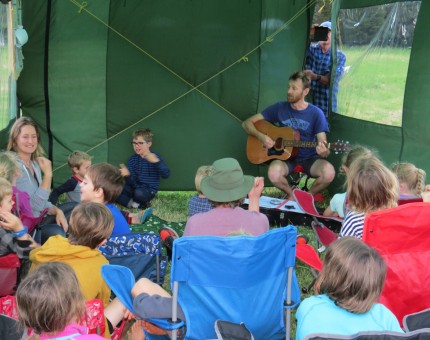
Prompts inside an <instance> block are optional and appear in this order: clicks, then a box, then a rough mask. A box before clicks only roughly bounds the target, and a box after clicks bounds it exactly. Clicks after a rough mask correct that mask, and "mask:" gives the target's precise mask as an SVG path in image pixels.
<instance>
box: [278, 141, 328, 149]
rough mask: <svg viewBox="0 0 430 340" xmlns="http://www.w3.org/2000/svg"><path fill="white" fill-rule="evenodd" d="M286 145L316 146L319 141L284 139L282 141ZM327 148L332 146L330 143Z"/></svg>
mask: <svg viewBox="0 0 430 340" xmlns="http://www.w3.org/2000/svg"><path fill="white" fill-rule="evenodd" d="M282 145H283V146H284V147H292V148H316V147H317V145H318V143H317V142H304V141H300V140H284V141H283V142H282ZM327 148H330V144H327Z"/></svg>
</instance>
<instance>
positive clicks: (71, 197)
mask: <svg viewBox="0 0 430 340" xmlns="http://www.w3.org/2000/svg"><path fill="white" fill-rule="evenodd" d="M67 164H68V165H69V167H70V169H71V170H72V177H70V178H69V179H68V180H67V181H66V182H64V183H63V184H61V185H60V186H58V187H56V188H54V189H53V190H52V191H51V194H50V195H49V200H50V201H51V203H52V204H57V201H58V197H60V195H62V194H64V193H66V195H67V199H66V202H75V203H79V202H80V201H81V189H80V186H79V183H81V182H82V181H83V180H84V176H85V174H86V173H87V171H88V168H89V167H90V166H91V156H89V155H88V154H86V153H85V152H82V151H74V152H72V153H71V154H70V155H69V158H68V159H67Z"/></svg>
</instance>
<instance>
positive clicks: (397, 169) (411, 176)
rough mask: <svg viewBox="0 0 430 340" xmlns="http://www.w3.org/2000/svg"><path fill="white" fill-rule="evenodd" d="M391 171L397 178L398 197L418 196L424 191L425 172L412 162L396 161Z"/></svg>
mask: <svg viewBox="0 0 430 340" xmlns="http://www.w3.org/2000/svg"><path fill="white" fill-rule="evenodd" d="M391 171H393V173H394V174H395V175H396V176H397V179H398V180H399V198H400V199H410V198H417V197H420V196H421V194H422V193H423V192H424V191H425V186H426V184H425V183H426V172H425V171H424V170H423V169H419V168H417V167H416V166H415V165H413V164H412V163H396V164H394V165H393V166H392V167H391Z"/></svg>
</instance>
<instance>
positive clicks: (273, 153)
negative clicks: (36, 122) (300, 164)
mask: <svg viewBox="0 0 430 340" xmlns="http://www.w3.org/2000/svg"><path fill="white" fill-rule="evenodd" d="M254 125H255V127H256V128H257V130H258V131H260V132H262V133H264V134H266V135H268V136H269V137H270V138H272V139H273V140H274V141H275V145H274V146H273V147H272V148H270V149H267V148H266V147H264V145H263V144H262V143H261V142H260V140H259V139H258V138H256V137H254V136H251V135H249V136H248V140H247V143H246V155H247V157H248V160H249V161H250V162H251V163H253V164H261V163H264V162H267V161H270V160H273V159H280V160H283V161H285V160H287V159H289V158H294V157H296V156H297V153H298V151H299V149H298V148H316V147H317V145H318V142H305V141H301V140H300V132H299V131H296V130H294V129H292V128H290V127H289V126H284V127H277V126H275V125H272V124H271V123H269V122H267V121H265V120H259V121H257V122H255V123H254ZM327 148H329V149H330V150H333V151H334V152H335V153H336V154H337V153H341V152H346V151H348V150H349V149H350V145H349V143H348V142H343V141H342V142H340V141H338V142H336V143H327Z"/></svg>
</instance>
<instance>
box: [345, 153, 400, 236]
mask: <svg viewBox="0 0 430 340" xmlns="http://www.w3.org/2000/svg"><path fill="white" fill-rule="evenodd" d="M347 195H348V204H349V207H350V209H351V210H350V211H349V212H348V213H347V214H346V217H345V219H344V220H343V224H342V228H341V229H340V233H339V236H340V237H344V236H355V237H357V238H359V239H361V238H362V236H363V226H364V219H365V217H366V215H367V214H368V213H371V212H373V211H377V210H382V209H387V208H392V207H396V206H397V201H398V199H399V183H398V181H397V178H396V176H395V175H394V174H393V173H392V172H391V171H390V170H389V169H388V168H387V167H386V166H385V165H384V164H383V163H382V162H381V161H380V160H379V159H378V158H376V157H364V158H359V159H357V160H356V161H354V162H353V163H352V164H351V167H350V169H349V172H348V177H347Z"/></svg>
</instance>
